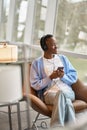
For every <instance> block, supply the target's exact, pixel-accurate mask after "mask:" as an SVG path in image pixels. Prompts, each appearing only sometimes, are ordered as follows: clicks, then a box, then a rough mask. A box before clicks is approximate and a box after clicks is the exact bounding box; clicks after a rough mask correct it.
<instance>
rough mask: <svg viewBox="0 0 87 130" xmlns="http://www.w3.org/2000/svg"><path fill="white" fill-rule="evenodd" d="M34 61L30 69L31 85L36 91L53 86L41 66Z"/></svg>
mask: <svg viewBox="0 0 87 130" xmlns="http://www.w3.org/2000/svg"><path fill="white" fill-rule="evenodd" d="M37 64H38V63H36V61H34V62H33V63H32V65H31V69H30V84H31V87H33V88H34V89H35V90H41V89H43V88H45V87H47V86H48V85H49V84H51V79H50V78H49V77H48V76H47V75H46V74H45V72H44V70H43V69H42V70H41V64H38V65H37Z"/></svg>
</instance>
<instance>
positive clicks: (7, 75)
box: [0, 64, 23, 130]
mask: <svg viewBox="0 0 87 130" xmlns="http://www.w3.org/2000/svg"><path fill="white" fill-rule="evenodd" d="M21 77H22V75H21V67H20V65H11V64H0V107H3V106H8V114H9V124H10V130H12V121H11V108H10V107H11V106H12V105H17V115H18V127H19V130H21V117H20V105H19V100H20V99H22V97H23V95H22V78H21Z"/></svg>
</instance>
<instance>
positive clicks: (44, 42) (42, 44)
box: [40, 34, 53, 51]
mask: <svg viewBox="0 0 87 130" xmlns="http://www.w3.org/2000/svg"><path fill="white" fill-rule="evenodd" d="M51 37H53V35H52V34H46V35H44V36H42V37H41V39H40V45H41V48H42V49H43V50H44V51H46V50H47V49H48V48H47V45H46V40H47V39H48V38H51Z"/></svg>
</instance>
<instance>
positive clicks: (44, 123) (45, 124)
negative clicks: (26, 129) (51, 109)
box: [32, 112, 49, 130]
mask: <svg viewBox="0 0 87 130" xmlns="http://www.w3.org/2000/svg"><path fill="white" fill-rule="evenodd" d="M39 115H40V113H39V112H38V114H37V115H36V118H35V120H34V121H33V125H32V128H33V129H35V130H38V127H39V126H38V127H37V125H36V121H37V120H38V121H39V120H43V121H41V123H40V127H41V128H43V129H47V122H46V121H44V120H45V119H49V117H43V118H39Z"/></svg>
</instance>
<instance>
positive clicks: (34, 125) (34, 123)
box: [32, 113, 40, 130]
mask: <svg viewBox="0 0 87 130" xmlns="http://www.w3.org/2000/svg"><path fill="white" fill-rule="evenodd" d="M39 115H40V113H38V114H37V115H36V118H35V120H34V121H33V124H32V129H33V130H38V128H37V125H36V121H37V120H38V117H39Z"/></svg>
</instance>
